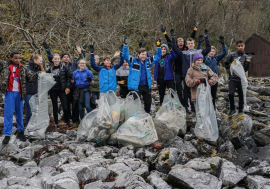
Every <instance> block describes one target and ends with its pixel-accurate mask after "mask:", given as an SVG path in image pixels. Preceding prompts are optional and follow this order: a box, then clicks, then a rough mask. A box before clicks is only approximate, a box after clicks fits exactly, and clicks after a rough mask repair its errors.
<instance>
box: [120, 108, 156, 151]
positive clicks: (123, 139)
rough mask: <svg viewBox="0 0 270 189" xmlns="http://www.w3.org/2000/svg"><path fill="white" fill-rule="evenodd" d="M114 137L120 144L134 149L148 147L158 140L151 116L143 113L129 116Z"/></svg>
mask: <svg viewBox="0 0 270 189" xmlns="http://www.w3.org/2000/svg"><path fill="white" fill-rule="evenodd" d="M116 137H117V139H118V141H119V142H120V143H121V144H124V145H128V144H131V145H133V146H136V147H141V146H145V145H150V144H152V143H154V142H155V141H157V140H158V137H157V132H156V129H155V125H154V122H153V119H152V116H150V114H148V113H146V112H145V111H141V112H138V113H134V114H132V115H130V117H129V118H128V120H126V122H125V123H124V124H122V125H121V126H120V127H119V128H118V130H117V132H116Z"/></svg>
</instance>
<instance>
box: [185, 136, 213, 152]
mask: <svg viewBox="0 0 270 189" xmlns="http://www.w3.org/2000/svg"><path fill="white" fill-rule="evenodd" d="M190 142H191V144H192V145H193V146H194V147H195V148H196V149H197V150H198V152H199V153H200V154H201V155H208V156H209V155H211V154H212V153H213V150H216V147H214V146H211V145H210V144H208V143H206V142H205V141H199V140H197V139H192V140H191V141H190Z"/></svg>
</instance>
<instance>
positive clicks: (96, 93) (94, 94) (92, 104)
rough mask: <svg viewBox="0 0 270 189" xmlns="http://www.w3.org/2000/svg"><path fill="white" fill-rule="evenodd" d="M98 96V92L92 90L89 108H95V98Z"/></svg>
mask: <svg viewBox="0 0 270 189" xmlns="http://www.w3.org/2000/svg"><path fill="white" fill-rule="evenodd" d="M99 98H100V93H99V92H92V100H91V102H92V103H91V108H92V109H96V100H98V99H99Z"/></svg>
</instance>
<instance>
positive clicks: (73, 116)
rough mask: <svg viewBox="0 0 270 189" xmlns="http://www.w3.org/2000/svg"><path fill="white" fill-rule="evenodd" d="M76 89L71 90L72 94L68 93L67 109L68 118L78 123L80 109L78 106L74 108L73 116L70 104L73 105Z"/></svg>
mask: <svg viewBox="0 0 270 189" xmlns="http://www.w3.org/2000/svg"><path fill="white" fill-rule="evenodd" d="M74 90H75V88H70V93H68V94H67V95H66V96H67V108H68V117H69V119H72V122H73V123H75V122H78V121H79V108H78V106H74V107H73V106H72V114H71V111H70V104H71V105H72V103H73V94H74Z"/></svg>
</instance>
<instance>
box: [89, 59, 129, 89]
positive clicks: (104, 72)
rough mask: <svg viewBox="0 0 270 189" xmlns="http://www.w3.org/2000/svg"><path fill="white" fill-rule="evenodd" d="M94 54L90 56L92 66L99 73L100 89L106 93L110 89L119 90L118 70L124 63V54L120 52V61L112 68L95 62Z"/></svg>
mask: <svg viewBox="0 0 270 189" xmlns="http://www.w3.org/2000/svg"><path fill="white" fill-rule="evenodd" d="M94 56H95V55H94V54H91V56H90V63H91V66H92V68H93V69H94V70H95V71H97V72H98V73H99V91H100V92H101V93H106V92H108V91H116V90H117V79H116V70H117V69H119V68H120V67H121V66H122V64H123V63H124V59H123V57H122V54H120V61H119V63H118V64H116V65H114V66H112V67H111V68H110V69H107V67H104V66H98V65H96V63H95V58H94Z"/></svg>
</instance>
